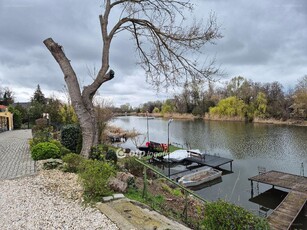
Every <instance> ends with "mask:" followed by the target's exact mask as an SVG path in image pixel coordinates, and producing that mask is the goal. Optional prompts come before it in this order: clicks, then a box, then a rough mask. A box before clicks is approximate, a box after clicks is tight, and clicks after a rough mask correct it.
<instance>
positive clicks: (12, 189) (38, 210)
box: [0, 175, 118, 230]
mask: <svg viewBox="0 0 307 230" xmlns="http://www.w3.org/2000/svg"><path fill="white" fill-rule="evenodd" d="M46 180H48V179H47V177H46V176H44V175H37V176H32V177H24V178H19V179H15V180H0V225H1V227H0V228H1V229H3V230H4V229H10V230H11V229H27V230H28V229H29V230H32V229H91V230H92V229H103V230H107V229H118V228H117V226H116V225H115V224H114V223H112V222H111V221H110V220H109V219H108V218H107V217H106V216H105V215H103V214H101V213H100V212H99V211H98V210H97V209H95V208H90V207H83V206H82V205H81V204H79V203H78V202H76V201H73V200H70V199H67V198H63V197H62V196H61V195H60V194H59V193H56V192H54V191H52V190H50V189H48V188H47V187H46Z"/></svg>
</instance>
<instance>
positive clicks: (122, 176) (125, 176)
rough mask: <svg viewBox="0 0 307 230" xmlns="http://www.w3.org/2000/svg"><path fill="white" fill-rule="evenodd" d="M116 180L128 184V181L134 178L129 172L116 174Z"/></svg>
mask: <svg viewBox="0 0 307 230" xmlns="http://www.w3.org/2000/svg"><path fill="white" fill-rule="evenodd" d="M116 178H117V179H119V180H121V181H123V182H125V183H130V181H132V180H134V176H133V175H132V174H131V173H129V172H118V173H117V174H116Z"/></svg>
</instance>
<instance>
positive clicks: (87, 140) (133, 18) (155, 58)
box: [44, 0, 221, 157]
mask: <svg viewBox="0 0 307 230" xmlns="http://www.w3.org/2000/svg"><path fill="white" fill-rule="evenodd" d="M118 9H120V10H121V14H120V17H119V20H118V21H117V22H116V23H115V24H113V25H111V21H110V18H111V16H110V15H111V13H112V12H118V11H117V10H118ZM192 10H193V5H192V4H191V3H190V1H188V0H184V1H181V0H104V3H103V14H102V15H100V16H99V20H100V28H101V34H102V41H103V43H102V44H103V45H102V59H101V67H100V69H99V71H98V73H97V76H96V78H95V79H94V80H93V82H92V83H91V84H90V85H87V86H85V87H84V88H83V90H82V92H81V89H80V85H79V82H78V79H77V75H76V73H75V72H74V70H73V68H72V66H71V65H70V61H69V59H68V58H67V57H66V55H65V53H64V52H63V49H62V46H60V45H59V44H57V43H56V42H54V41H53V39H52V38H48V39H46V40H45V41H44V44H45V45H46V47H47V48H48V49H49V51H50V52H51V54H52V55H53V57H54V58H55V60H56V61H57V62H58V64H59V66H60V67H61V69H62V72H63V74H64V79H65V81H66V84H67V87H68V91H69V94H70V97H71V102H72V105H73V107H74V109H75V111H76V113H77V116H78V119H79V122H80V126H81V128H82V134H83V146H82V151H81V154H82V155H84V156H86V157H87V156H88V154H89V152H90V149H91V146H93V145H95V144H97V142H98V131H97V130H98V127H97V121H96V116H95V111H94V106H93V97H94V95H95V93H96V92H97V90H98V88H99V87H100V86H101V85H102V84H103V83H105V82H106V81H109V80H111V79H112V78H113V77H114V71H113V70H111V69H110V66H109V64H110V63H109V56H110V47H111V42H112V40H113V38H114V36H115V35H116V34H118V33H120V32H122V31H128V32H130V33H131V35H132V37H133V38H134V41H135V45H136V49H137V53H138V55H139V64H140V66H141V67H143V69H144V70H145V72H146V76H147V80H148V81H150V82H151V83H152V84H154V85H155V86H156V87H157V88H158V87H161V86H163V87H168V86H170V85H174V84H180V83H182V82H185V81H186V79H188V78H193V79H201V78H203V77H205V78H209V77H210V76H212V75H213V74H215V73H217V69H216V68H214V67H213V65H212V64H213V63H209V64H207V63H205V64H206V65H205V64H204V63H199V62H198V60H197V57H198V56H199V54H200V50H201V48H202V47H203V46H204V45H205V44H206V43H213V42H214V41H215V40H216V39H218V38H220V37H221V35H220V33H219V31H218V26H217V24H216V20H215V17H214V15H210V17H209V19H208V21H207V23H203V22H202V21H200V22H195V21H194V23H193V24H192V25H191V26H188V25H187V20H186V18H185V15H190V12H192ZM112 18H114V17H112ZM194 57H195V58H194Z"/></svg>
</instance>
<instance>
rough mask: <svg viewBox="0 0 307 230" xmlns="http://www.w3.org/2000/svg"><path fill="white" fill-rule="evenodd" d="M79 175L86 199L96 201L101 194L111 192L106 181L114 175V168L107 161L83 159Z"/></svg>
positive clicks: (99, 198)
mask: <svg viewBox="0 0 307 230" xmlns="http://www.w3.org/2000/svg"><path fill="white" fill-rule="evenodd" d="M81 168H82V170H81V171H79V173H80V174H79V175H80V177H81V179H82V183H83V187H84V195H85V198H86V199H87V200H94V201H98V200H101V198H102V197H103V196H107V195H110V194H112V191H111V189H110V188H109V185H108V181H109V178H110V177H111V176H114V175H115V169H114V167H113V166H112V165H110V164H109V163H107V162H102V161H97V160H84V161H83V162H82V166H81Z"/></svg>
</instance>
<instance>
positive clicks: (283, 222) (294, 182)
mask: <svg viewBox="0 0 307 230" xmlns="http://www.w3.org/2000/svg"><path fill="white" fill-rule="evenodd" d="M249 180H250V181H251V186H252V191H251V192H252V196H253V182H254V181H255V182H259V183H264V184H268V185H272V186H273V187H274V186H278V187H281V188H286V189H290V190H291V191H290V192H289V193H288V195H287V196H286V197H285V199H284V200H283V201H282V202H281V203H280V204H279V206H278V207H277V208H276V209H275V210H274V211H273V213H272V214H271V215H270V216H269V217H268V221H269V224H270V226H271V228H272V229H278V230H286V229H289V228H290V227H291V225H292V223H293V222H294V220H295V219H296V217H297V216H298V214H299V213H300V212H301V210H302V209H303V208H304V206H305V205H306V201H307V177H304V176H298V175H293V174H289V173H283V172H278V171H269V172H265V173H263V174H259V175H257V176H254V177H251V178H249ZM305 208H306V207H305Z"/></svg>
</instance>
